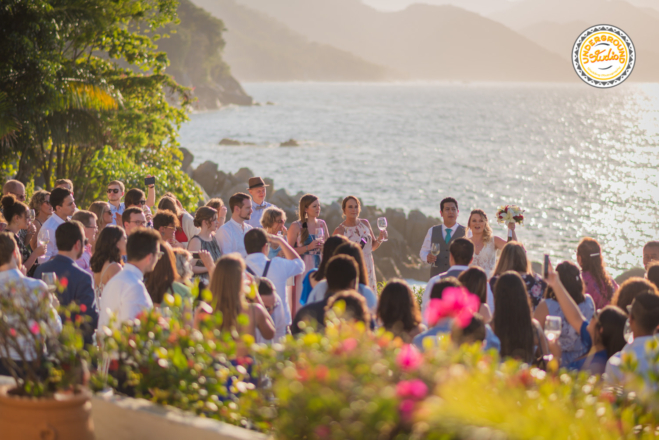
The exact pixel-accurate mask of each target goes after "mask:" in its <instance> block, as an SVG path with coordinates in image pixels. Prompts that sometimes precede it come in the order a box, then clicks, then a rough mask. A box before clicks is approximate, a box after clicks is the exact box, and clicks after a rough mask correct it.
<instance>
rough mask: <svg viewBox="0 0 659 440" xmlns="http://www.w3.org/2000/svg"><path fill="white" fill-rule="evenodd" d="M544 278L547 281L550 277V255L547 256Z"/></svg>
mask: <svg viewBox="0 0 659 440" xmlns="http://www.w3.org/2000/svg"><path fill="white" fill-rule="evenodd" d="M543 276H544V277H545V279H546V278H547V277H548V276H549V254H545V267H544V274H543Z"/></svg>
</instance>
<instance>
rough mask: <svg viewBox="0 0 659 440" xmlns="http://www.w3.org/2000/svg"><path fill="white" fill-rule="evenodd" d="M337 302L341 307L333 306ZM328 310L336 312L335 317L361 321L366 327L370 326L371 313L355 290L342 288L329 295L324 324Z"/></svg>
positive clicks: (343, 319) (336, 304) (352, 321)
mask: <svg viewBox="0 0 659 440" xmlns="http://www.w3.org/2000/svg"><path fill="white" fill-rule="evenodd" d="M339 304H341V307H338V308H335V306H338V305H339ZM330 311H334V313H336V319H339V320H341V321H348V322H351V323H355V322H363V323H364V324H366V328H367V329H370V328H371V315H370V313H369V311H368V307H367V306H366V301H364V297H363V296H361V295H360V294H359V293H357V291H356V290H342V291H340V292H338V293H336V294H334V295H332V296H331V297H330V299H329V301H328V302H327V305H326V306H325V326H327V321H328V316H329V312H330Z"/></svg>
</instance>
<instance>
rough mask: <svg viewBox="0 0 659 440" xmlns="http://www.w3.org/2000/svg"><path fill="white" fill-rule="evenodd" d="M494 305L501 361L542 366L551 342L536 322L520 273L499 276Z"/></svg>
mask: <svg viewBox="0 0 659 440" xmlns="http://www.w3.org/2000/svg"><path fill="white" fill-rule="evenodd" d="M513 243H514V242H513ZM494 304H495V312H494V318H493V320H492V328H493V330H494V333H495V334H496V335H497V336H498V338H499V340H500V341H501V357H503V358H505V357H512V358H515V359H518V360H520V361H522V362H526V363H527V364H539V363H540V362H542V360H543V356H545V355H548V354H549V346H548V344H547V338H546V337H545V334H544V332H543V330H542V327H541V326H540V324H539V323H538V321H536V320H535V319H533V316H532V309H531V307H530V301H529V295H528V293H527V291H526V285H525V283H524V280H523V279H522V277H521V276H520V274H519V273H518V272H516V271H508V272H504V273H503V274H501V275H499V277H498V278H497V281H496V284H495V285H494Z"/></svg>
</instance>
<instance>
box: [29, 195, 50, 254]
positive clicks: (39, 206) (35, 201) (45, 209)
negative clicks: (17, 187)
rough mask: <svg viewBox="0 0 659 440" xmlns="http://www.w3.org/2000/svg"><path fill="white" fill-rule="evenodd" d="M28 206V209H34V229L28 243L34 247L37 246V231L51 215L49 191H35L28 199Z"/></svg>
mask: <svg viewBox="0 0 659 440" xmlns="http://www.w3.org/2000/svg"><path fill="white" fill-rule="evenodd" d="M29 206H30V209H34V213H35V218H34V222H33V224H34V228H35V230H34V234H32V238H31V239H30V243H29V244H30V247H31V248H32V249H36V248H37V246H38V243H37V236H38V235H39V231H40V230H41V227H42V226H43V224H44V223H45V221H46V220H48V218H49V217H50V216H51V215H53V207H52V206H50V192H48V191H43V190H39V191H35V192H34V194H32V198H31V199H30V205H29Z"/></svg>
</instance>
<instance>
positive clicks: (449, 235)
mask: <svg viewBox="0 0 659 440" xmlns="http://www.w3.org/2000/svg"><path fill="white" fill-rule="evenodd" d="M444 241H445V242H446V243H448V242H449V241H451V229H447V230H446V238H445V239H444Z"/></svg>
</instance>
